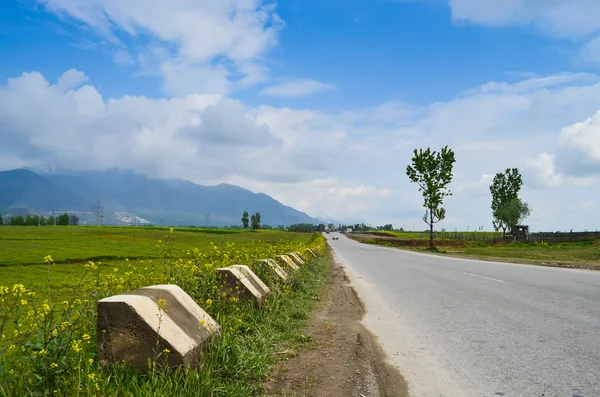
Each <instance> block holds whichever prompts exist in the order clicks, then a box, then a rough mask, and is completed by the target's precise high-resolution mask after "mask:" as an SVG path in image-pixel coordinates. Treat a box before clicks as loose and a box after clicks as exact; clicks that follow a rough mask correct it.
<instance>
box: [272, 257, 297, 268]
mask: <svg viewBox="0 0 600 397" xmlns="http://www.w3.org/2000/svg"><path fill="white" fill-rule="evenodd" d="M276 259H279V260H280V261H281V262H283V263H285V264H286V265H287V266H288V267H290V268H291V269H292V270H298V269H300V268H299V267H298V265H296V264H295V263H294V261H293V260H292V259H291V258H290V257H289V256H287V255H277V257H276Z"/></svg>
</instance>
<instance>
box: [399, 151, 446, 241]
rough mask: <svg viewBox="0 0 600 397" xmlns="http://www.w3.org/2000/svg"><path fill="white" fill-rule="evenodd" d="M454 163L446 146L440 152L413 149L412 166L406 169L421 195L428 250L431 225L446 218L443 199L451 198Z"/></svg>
mask: <svg viewBox="0 0 600 397" xmlns="http://www.w3.org/2000/svg"><path fill="white" fill-rule="evenodd" d="M455 161H456V159H455V157H454V151H452V149H449V148H448V146H445V147H443V148H442V150H441V151H440V152H436V151H432V150H431V149H430V148H427V150H423V149H419V150H417V149H415V151H414V156H413V158H412V165H409V166H407V167H406V175H408V177H409V178H410V180H411V182H413V183H416V184H417V185H418V186H419V191H420V192H421V193H422V194H423V206H424V207H425V215H424V216H423V221H424V222H425V223H426V224H427V225H428V226H429V248H431V249H433V247H434V246H433V225H434V224H436V223H438V222H440V221H441V220H443V219H444V218H445V217H446V210H445V209H444V208H443V207H442V204H443V203H444V198H445V197H447V196H451V195H452V192H451V191H450V190H449V189H448V185H449V184H450V182H452V176H453V174H452V167H453V165H454V162H455Z"/></svg>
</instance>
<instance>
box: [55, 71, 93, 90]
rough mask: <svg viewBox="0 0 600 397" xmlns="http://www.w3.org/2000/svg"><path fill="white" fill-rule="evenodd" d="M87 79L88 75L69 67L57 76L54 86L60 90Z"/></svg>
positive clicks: (76, 85) (77, 84)
mask: <svg viewBox="0 0 600 397" xmlns="http://www.w3.org/2000/svg"><path fill="white" fill-rule="evenodd" d="M87 80H88V77H87V76H86V75H85V74H83V73H82V72H80V71H79V70H76V69H69V70H67V71H66V72H64V73H63V74H62V75H61V76H60V77H59V78H58V81H57V82H56V88H58V89H59V90H61V91H66V90H70V89H71V88H76V87H78V86H80V85H81V84H83V83H85V82H86V81H87Z"/></svg>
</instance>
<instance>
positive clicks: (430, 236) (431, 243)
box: [429, 208, 433, 249]
mask: <svg viewBox="0 0 600 397" xmlns="http://www.w3.org/2000/svg"><path fill="white" fill-rule="evenodd" d="M429 248H432V249H433V211H432V210H431V208H430V209H429Z"/></svg>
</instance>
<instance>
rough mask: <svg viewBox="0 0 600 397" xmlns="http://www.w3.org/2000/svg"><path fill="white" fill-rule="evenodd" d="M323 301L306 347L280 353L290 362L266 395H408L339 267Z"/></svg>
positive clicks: (268, 384)
mask: <svg viewBox="0 0 600 397" xmlns="http://www.w3.org/2000/svg"><path fill="white" fill-rule="evenodd" d="M319 300H320V302H319V304H318V305H317V307H316V308H315V310H313V312H312V313H311V315H310V318H309V323H308V326H307V327H306V329H305V330H304V335H306V343H304V344H303V346H302V348H301V349H299V350H298V351H293V352H290V351H288V352H282V354H286V355H288V357H287V358H286V359H284V360H282V361H281V362H280V363H279V364H278V365H277V367H276V368H275V370H274V371H273V372H272V373H271V376H270V377H269V379H268V381H267V382H265V384H264V389H265V392H266V393H267V394H266V396H273V397H274V396H307V397H308V396H310V397H312V396H318V397H321V396H364V397H392V396H393V397H405V396H408V385H407V383H406V382H405V380H404V379H403V378H402V376H401V375H400V373H399V372H398V371H397V370H396V369H395V368H392V367H390V366H388V365H387V364H386V363H385V353H383V351H382V349H381V347H380V345H379V343H378V341H377V340H376V338H375V337H374V336H373V335H372V334H371V333H370V332H369V331H368V330H367V329H366V328H365V327H364V326H363V325H362V324H361V319H362V318H363V316H364V308H363V305H362V302H361V301H360V299H359V298H358V297H357V295H356V293H355V291H354V289H353V288H352V287H351V286H350V285H349V280H348V277H347V276H346V274H345V272H344V270H343V268H342V267H341V266H340V265H339V264H337V263H334V264H333V269H332V272H331V274H330V275H329V277H328V279H327V282H326V286H325V288H324V291H323V293H322V294H321V296H320V298H319Z"/></svg>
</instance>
